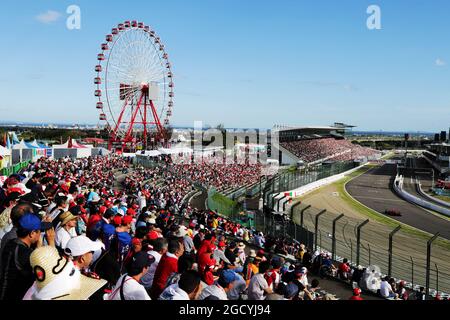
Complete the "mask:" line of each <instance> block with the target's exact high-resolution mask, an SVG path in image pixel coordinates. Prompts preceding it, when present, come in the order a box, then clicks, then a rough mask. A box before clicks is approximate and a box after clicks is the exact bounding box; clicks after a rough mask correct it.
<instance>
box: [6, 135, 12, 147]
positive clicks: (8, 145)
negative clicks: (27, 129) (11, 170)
mask: <svg viewBox="0 0 450 320" xmlns="http://www.w3.org/2000/svg"><path fill="white" fill-rule="evenodd" d="M6 148H8V149H11V142H10V141H9V135H6Z"/></svg>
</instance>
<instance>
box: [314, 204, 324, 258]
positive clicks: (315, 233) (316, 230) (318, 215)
mask: <svg viewBox="0 0 450 320" xmlns="http://www.w3.org/2000/svg"><path fill="white" fill-rule="evenodd" d="M325 212H327V210H326V209H324V210H322V211H320V212H319V213H318V214H317V215H316V225H315V226H314V251H316V250H317V233H318V230H319V218H320V216H321V215H323V214H324V213H325Z"/></svg>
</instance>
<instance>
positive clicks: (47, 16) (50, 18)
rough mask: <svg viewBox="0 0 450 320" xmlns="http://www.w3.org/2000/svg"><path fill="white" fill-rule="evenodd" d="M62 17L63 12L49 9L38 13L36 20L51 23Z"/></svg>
mask: <svg viewBox="0 0 450 320" xmlns="http://www.w3.org/2000/svg"><path fill="white" fill-rule="evenodd" d="M60 17H61V13H59V12H57V11H53V10H48V11H47V12H45V13H41V14H39V15H37V16H36V20H38V21H39V22H42V23H46V24H49V23H52V22H55V21H56V20H58V19H59V18H60Z"/></svg>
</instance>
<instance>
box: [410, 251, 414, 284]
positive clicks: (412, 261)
mask: <svg viewBox="0 0 450 320" xmlns="http://www.w3.org/2000/svg"><path fill="white" fill-rule="evenodd" d="M409 258H410V259H411V287H412V289H413V290H414V260H413V258H412V257H411V256H409Z"/></svg>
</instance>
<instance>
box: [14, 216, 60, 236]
mask: <svg viewBox="0 0 450 320" xmlns="http://www.w3.org/2000/svg"><path fill="white" fill-rule="evenodd" d="M19 225H20V226H21V227H22V228H23V229H25V230H27V231H30V232H31V231H34V230H41V231H45V230H48V229H51V228H53V225H52V223H51V222H41V220H40V219H39V218H38V217H37V216H36V215H35V214H33V213H25V214H24V215H23V216H22V217H21V218H20V219H19Z"/></svg>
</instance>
